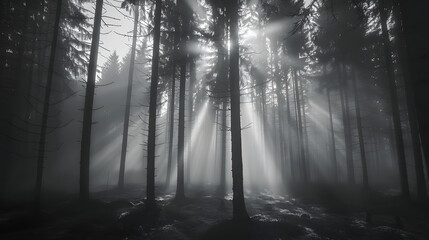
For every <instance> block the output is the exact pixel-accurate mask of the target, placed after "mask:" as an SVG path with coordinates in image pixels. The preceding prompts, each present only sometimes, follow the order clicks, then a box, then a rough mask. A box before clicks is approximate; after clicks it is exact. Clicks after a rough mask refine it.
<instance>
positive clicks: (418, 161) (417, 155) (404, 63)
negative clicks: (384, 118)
mask: <svg viewBox="0 0 429 240" xmlns="http://www.w3.org/2000/svg"><path fill="white" fill-rule="evenodd" d="M395 3H396V4H394V8H393V11H394V12H393V14H394V17H395V22H396V26H395V30H396V37H397V38H398V43H397V44H398V46H399V51H398V53H399V59H400V61H401V67H402V72H403V76H404V87H405V94H406V98H407V100H406V101H407V109H408V117H409V124H410V131H411V141H412V144H413V156H414V163H415V164H414V166H415V170H416V180H417V194H418V197H419V198H420V199H421V200H423V199H425V198H426V197H427V190H426V180H425V174H424V169H423V154H422V150H423V151H425V149H422V148H421V147H422V145H421V140H420V133H419V122H418V116H417V109H416V103H415V93H414V89H413V88H412V87H413V86H412V81H411V74H410V67H409V65H408V53H407V47H406V42H405V39H404V32H403V31H404V30H403V23H402V18H401V12H400V10H401V9H400V6H398V1H395ZM426 154H427V153H426ZM426 156H427V155H426ZM425 159H426V169H427V174H428V176H429V166H428V164H429V157H426V158H425Z"/></svg>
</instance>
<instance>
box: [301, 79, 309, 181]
mask: <svg viewBox="0 0 429 240" xmlns="http://www.w3.org/2000/svg"><path fill="white" fill-rule="evenodd" d="M300 85H301V90H300V93H301V106H302V128H303V134H304V136H303V137H304V144H305V145H304V146H305V148H304V149H305V157H304V159H305V161H306V163H305V166H306V169H308V170H307V175H308V174H309V173H310V153H309V146H308V131H307V117H306V114H305V99H304V87H303V86H302V82H301V83H300ZM307 178H310V179H311V175H310V176H307Z"/></svg>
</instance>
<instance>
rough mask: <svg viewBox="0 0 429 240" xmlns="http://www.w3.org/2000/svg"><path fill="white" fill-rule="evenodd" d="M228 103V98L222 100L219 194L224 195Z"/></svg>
mask: <svg viewBox="0 0 429 240" xmlns="http://www.w3.org/2000/svg"><path fill="white" fill-rule="evenodd" d="M227 107H228V103H227V101H226V99H224V100H223V101H222V124H221V126H222V127H221V133H222V136H221V154H222V155H221V159H220V185H219V194H220V195H221V196H222V197H223V196H225V194H226V133H227V131H228V128H227V127H226V126H227V122H226V114H227Z"/></svg>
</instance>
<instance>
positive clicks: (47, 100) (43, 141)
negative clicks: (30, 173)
mask: <svg viewBox="0 0 429 240" xmlns="http://www.w3.org/2000/svg"><path fill="white" fill-rule="evenodd" d="M61 9H62V0H58V1H57V10H56V12H55V23H54V34H53V37H52V43H51V54H50V57H49V67H48V79H47V81H46V86H45V87H46V89H45V97H44V102H43V115H42V124H41V126H42V127H41V131H40V139H39V149H38V157H37V174H36V194H35V203H34V207H35V211H36V212H39V210H40V197H41V194H42V182H43V164H44V160H45V145H46V130H47V127H48V115H49V106H50V99H51V89H52V80H53V76H54V68H55V55H56V53H57V44H58V32H59V30H60V19H61Z"/></svg>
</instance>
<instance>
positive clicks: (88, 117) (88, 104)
mask: <svg viewBox="0 0 429 240" xmlns="http://www.w3.org/2000/svg"><path fill="white" fill-rule="evenodd" d="M102 11H103V0H97V2H96V7H95V16H94V30H93V33H92V43H91V53H90V56H89V65H88V80H87V81H86V92H85V106H84V110H83V128H82V141H81V149H80V199H81V200H82V201H88V200H89V160H90V150H91V129H92V110H93V105H94V91H95V78H96V74H97V57H98V46H99V42H100V27H101V17H102Z"/></svg>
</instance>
